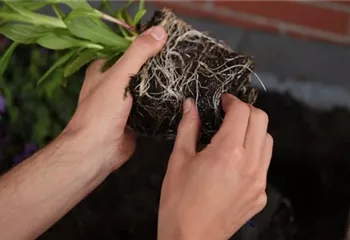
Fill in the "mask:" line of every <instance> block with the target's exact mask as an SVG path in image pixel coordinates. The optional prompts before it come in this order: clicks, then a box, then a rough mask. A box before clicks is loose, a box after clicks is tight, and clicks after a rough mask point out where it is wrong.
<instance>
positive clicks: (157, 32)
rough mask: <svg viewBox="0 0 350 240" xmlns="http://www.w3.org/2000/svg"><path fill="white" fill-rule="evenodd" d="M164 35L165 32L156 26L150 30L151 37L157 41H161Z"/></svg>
mask: <svg viewBox="0 0 350 240" xmlns="http://www.w3.org/2000/svg"><path fill="white" fill-rule="evenodd" d="M165 35H166V32H165V30H164V29H163V28H162V27H159V26H156V27H153V28H152V29H151V36H152V37H153V38H154V39H155V40H157V41H161V40H163V39H164V38H165Z"/></svg>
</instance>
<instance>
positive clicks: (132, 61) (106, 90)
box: [62, 27, 167, 171]
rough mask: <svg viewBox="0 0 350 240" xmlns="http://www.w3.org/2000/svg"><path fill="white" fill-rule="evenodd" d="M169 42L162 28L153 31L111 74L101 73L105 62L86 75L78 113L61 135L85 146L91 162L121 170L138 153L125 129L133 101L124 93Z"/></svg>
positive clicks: (88, 70)
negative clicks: (145, 65)
mask: <svg viewBox="0 0 350 240" xmlns="http://www.w3.org/2000/svg"><path fill="white" fill-rule="evenodd" d="M154 36H155V37H154ZM166 38H167V34H166V32H165V30H164V29H163V28H161V27H155V28H152V29H150V30H148V31H146V32H144V33H143V34H141V35H140V36H139V37H138V38H137V39H136V40H135V41H134V42H133V43H132V45H131V46H130V47H129V49H128V50H127V52H125V54H124V55H123V56H122V57H121V58H120V59H119V61H118V62H117V63H116V64H115V65H114V66H113V67H112V68H110V69H109V70H108V71H106V72H104V73H101V72H100V67H101V65H102V63H103V61H102V60H98V61H96V62H94V63H93V64H91V65H90V66H89V68H88V69H87V71H86V76H85V81H84V84H83V87H82V90H81V93H80V96H79V102H78V107H77V110H76V112H75V114H74V116H73V118H72V120H71V121H70V122H69V124H68V125H67V127H66V129H65V130H64V131H63V134H62V135H66V136H67V135H68V136H74V139H75V141H76V144H77V145H80V146H81V145H84V151H87V152H88V153H89V160H90V159H96V161H99V164H101V165H99V166H101V167H103V168H107V170H108V171H113V170H115V169H117V168H118V167H120V166H121V165H122V164H123V163H124V162H125V161H127V160H128V159H129V158H130V157H131V155H132V154H133V152H134V149H135V136H134V133H133V132H132V131H131V130H130V129H129V128H127V127H126V124H127V120H128V117H129V114H130V110H131V107H132V97H131V96H130V95H129V94H127V95H126V92H125V91H126V90H125V89H126V87H127V86H128V84H129V80H130V77H131V76H133V75H135V74H137V72H138V71H139V70H140V68H141V67H142V65H143V64H144V63H145V62H146V61H147V59H148V58H150V57H152V56H154V55H155V54H157V53H158V52H159V51H160V50H161V48H162V47H163V45H164V44H165V42H166ZM75 136H78V137H77V138H76V137H75Z"/></svg>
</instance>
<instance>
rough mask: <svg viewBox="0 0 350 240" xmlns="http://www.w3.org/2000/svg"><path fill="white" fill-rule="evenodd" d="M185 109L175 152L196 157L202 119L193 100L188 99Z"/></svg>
mask: <svg viewBox="0 0 350 240" xmlns="http://www.w3.org/2000/svg"><path fill="white" fill-rule="evenodd" d="M183 109H184V113H183V117H182V120H181V122H180V124H179V127H178V131H177V136H176V141H175V146H174V150H175V152H180V153H181V154H186V155H187V156H194V155H195V154H196V152H197V141H198V135H199V128H200V119H199V115H198V112H197V109H196V107H195V104H194V101H193V99H187V100H186V101H185V103H184V107H183Z"/></svg>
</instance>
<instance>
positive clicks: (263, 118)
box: [253, 108, 269, 122]
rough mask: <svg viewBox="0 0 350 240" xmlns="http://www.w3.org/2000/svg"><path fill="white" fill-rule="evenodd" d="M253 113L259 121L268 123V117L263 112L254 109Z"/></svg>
mask: <svg viewBox="0 0 350 240" xmlns="http://www.w3.org/2000/svg"><path fill="white" fill-rule="evenodd" d="M253 113H254V115H255V117H256V118H258V119H260V120H261V121H264V122H268V121H269V116H268V115H267V113H266V112H264V111H263V110H261V109H259V108H255V109H254V111H253Z"/></svg>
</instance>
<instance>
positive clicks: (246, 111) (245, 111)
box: [235, 101, 250, 114]
mask: <svg viewBox="0 0 350 240" xmlns="http://www.w3.org/2000/svg"><path fill="white" fill-rule="evenodd" d="M235 108H237V109H238V110H239V112H240V113H242V114H249V113H250V107H249V105H248V104H246V103H244V102H242V101H236V106H235Z"/></svg>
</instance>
